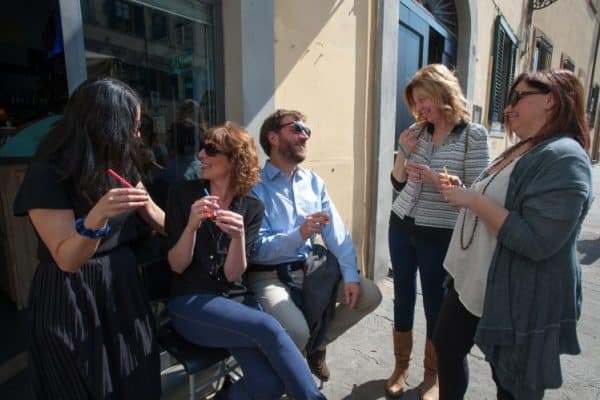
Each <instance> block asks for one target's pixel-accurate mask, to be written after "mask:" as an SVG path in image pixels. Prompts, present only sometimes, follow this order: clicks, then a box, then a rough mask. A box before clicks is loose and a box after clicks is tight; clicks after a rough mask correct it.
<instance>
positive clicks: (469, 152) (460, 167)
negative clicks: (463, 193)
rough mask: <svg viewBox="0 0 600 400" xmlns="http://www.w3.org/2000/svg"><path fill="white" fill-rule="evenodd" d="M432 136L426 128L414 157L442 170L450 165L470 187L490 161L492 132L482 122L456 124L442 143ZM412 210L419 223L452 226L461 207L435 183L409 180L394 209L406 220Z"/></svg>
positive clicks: (449, 171) (451, 171)
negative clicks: (453, 202) (441, 191)
mask: <svg viewBox="0 0 600 400" xmlns="http://www.w3.org/2000/svg"><path fill="white" fill-rule="evenodd" d="M431 139H432V134H431V132H429V131H428V130H427V129H426V128H423V129H422V130H421V133H420V134H419V139H418V141H417V144H416V145H415V148H414V150H413V152H412V154H411V155H410V159H411V160H412V161H415V162H417V163H420V164H426V165H429V167H430V168H431V169H432V170H434V171H437V172H440V173H443V172H444V167H447V169H448V173H449V174H451V175H456V176H458V177H459V178H460V179H461V180H462V181H463V183H464V184H465V185H467V186H471V184H472V183H473V181H475V178H477V177H478V176H479V174H480V173H481V171H483V170H484V169H485V167H487V166H488V164H489V163H490V146H489V141H488V134H487V131H486V129H485V128H484V127H483V126H481V125H479V124H474V123H468V124H466V125H463V126H462V127H461V126H457V127H455V129H454V130H453V131H452V133H450V135H448V136H447V137H446V138H445V139H444V143H443V144H442V145H441V146H434V145H433V143H432V142H431ZM413 208H414V209H413ZM411 210H413V212H414V216H415V224H416V225H419V226H427V227H433V228H445V229H452V228H454V224H455V223H456V218H457V217H458V209H457V208H456V207H454V206H452V205H450V204H448V202H447V201H446V200H444V198H443V197H442V195H441V194H440V192H439V191H438V190H437V189H436V188H435V186H433V185H427V184H422V183H416V182H413V181H411V180H407V181H406V185H404V187H403V188H402V190H401V191H400V192H399V194H398V197H396V199H395V200H394V203H393V204H392V211H393V212H394V213H395V214H396V215H397V216H398V217H400V218H401V219H404V217H406V216H407V215H409V213H410V212H411Z"/></svg>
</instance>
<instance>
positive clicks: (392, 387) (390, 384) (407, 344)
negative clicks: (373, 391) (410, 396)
mask: <svg viewBox="0 0 600 400" xmlns="http://www.w3.org/2000/svg"><path fill="white" fill-rule="evenodd" d="M393 333H394V356H395V357H396V366H395V367H394V372H392V375H391V376H390V377H389V378H388V380H387V383H386V385H385V391H386V393H387V395H388V396H390V397H397V396H400V395H401V394H402V393H404V390H405V389H406V378H408V364H409V362H410V353H411V352H412V345H413V336H412V331H408V332H400V331H396V330H394V332H393Z"/></svg>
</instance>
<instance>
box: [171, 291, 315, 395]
mask: <svg viewBox="0 0 600 400" xmlns="http://www.w3.org/2000/svg"><path fill="white" fill-rule="evenodd" d="M169 312H170V314H171V319H172V322H173V327H174V328H175V330H176V331H177V332H178V333H179V334H180V335H181V336H183V337H184V338H186V339H187V340H188V341H190V342H192V343H196V344H198V345H200V346H207V347H219V348H225V349H227V350H229V352H230V353H231V355H232V356H233V357H234V358H235V359H236V360H237V362H238V363H239V364H240V367H241V368H242V371H243V372H244V377H243V378H242V379H240V380H239V381H237V382H236V383H234V384H233V385H232V386H231V388H230V390H229V392H228V396H229V398H230V399H236V400H238V399H269V400H271V399H278V398H280V397H281V395H282V394H283V393H284V392H285V391H287V392H288V393H290V394H291V395H292V396H293V397H294V399H298V400H300V399H325V397H324V396H323V395H322V394H321V393H320V392H319V390H318V389H317V386H316V384H315V381H314V380H313V377H312V375H311V373H310V371H309V369H308V366H307V365H306V362H305V361H304V358H303V357H302V354H300V352H299V351H298V349H297V348H296V345H295V344H294V342H292V339H290V337H289V335H288V334H287V332H286V331H285V330H284V329H283V328H282V327H281V325H280V324H279V322H277V320H276V319H275V318H273V317H272V316H270V315H269V314H267V313H265V312H263V311H260V309H258V303H256V306H255V308H253V307H249V306H247V305H245V304H242V303H238V302H237V301H235V300H231V299H228V298H225V297H223V296H219V295H215V294H206V293H205V294H194V295H186V296H180V297H177V298H175V299H173V300H171V301H170V302H169Z"/></svg>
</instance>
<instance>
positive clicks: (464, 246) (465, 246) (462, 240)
mask: <svg viewBox="0 0 600 400" xmlns="http://www.w3.org/2000/svg"><path fill="white" fill-rule="evenodd" d="M528 141H529V139H525V140H523V141H521V142H519V144H518V145H516V146H515V147H513V148H512V149H511V150H510V151H509V152H508V153H507V154H505V155H504V156H503V157H502V158H501V159H499V160H498V162H496V163H495V164H493V165H498V164H499V163H501V162H502V161H503V160H506V159H507V158H508V157H510V156H511V155H513V154H514V153H515V152H516V151H517V149H520V148H521V147H523V145H525V143H527V142H528ZM528 150H529V149H526V150H525V151H524V152H523V153H521V154H519V155H517V156H515V157H513V159H512V160H510V161H509V162H508V163H506V165H504V166H503V167H502V168H499V169H498V170H497V171H496V172H494V173H493V174H492V176H491V177H490V180H489V181H487V182H486V184H485V186H484V187H483V190H482V191H481V194H482V195H485V192H486V190H487V189H488V187H489V186H490V185H491V184H492V182H494V180H495V179H496V177H497V176H498V174H500V172H502V171H503V170H504V169H505V168H506V167H508V166H509V165H511V164H512V163H513V162H514V161H515V160H516V159H517V158H518V157H520V156H522V155H523V154H525V153H526V152H527V151H528ZM492 167H493V166H492ZM483 175H487V174H482V176H483ZM467 211H468V208H466V209H465V212H464V213H463V218H462V223H461V225H460V248H461V249H463V250H467V249H468V248H469V247H470V246H471V245H472V244H473V240H474V239H475V232H476V231H477V225H478V223H479V216H478V215H477V214H475V221H474V222H473V230H472V231H471V237H469V241H468V242H467V244H465V221H466V219H467Z"/></svg>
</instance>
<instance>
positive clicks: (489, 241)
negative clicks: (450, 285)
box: [444, 157, 521, 317]
mask: <svg viewBox="0 0 600 400" xmlns="http://www.w3.org/2000/svg"><path fill="white" fill-rule="evenodd" d="M519 158H521V157H517V158H515V159H514V160H513V161H512V162H511V163H510V164H508V165H507V166H506V167H504V169H502V170H501V171H500V172H498V174H497V176H496V177H495V178H494V174H492V175H489V176H487V177H485V178H483V179H481V178H478V179H477V180H475V182H474V183H473V185H472V186H471V189H474V190H476V191H478V192H479V193H482V192H483V189H484V187H485V186H486V185H487V184H488V183H489V181H490V180H491V179H493V182H491V183H490V184H489V186H488V187H487V189H486V190H485V193H484V196H485V197H487V198H488V199H489V200H491V201H493V202H494V203H496V204H498V205H501V206H504V202H505V200H506V191H507V189H508V182H509V179H510V174H511V173H512V170H513V168H514V167H515V164H516V161H517V160H518V159H519ZM482 176H483V173H482ZM465 216H466V219H465ZM463 220H464V228H462V227H463ZM474 227H475V214H473V213H472V212H471V211H470V210H469V209H467V208H461V210H460V213H459V214H458V219H457V220H456V225H455V227H454V231H453V232H452V239H451V240H450V245H449V247H448V252H447V253H446V259H445V260H444V268H446V271H448V273H449V274H450V275H451V276H452V278H454V289H455V290H456V292H457V293H458V298H459V299H460V302H461V303H462V304H463V305H464V306H465V308H466V309H467V310H468V311H469V312H470V313H471V314H473V315H475V316H477V317H481V314H482V313H483V302H484V300H485V290H486V286H487V276H488V271H489V269H490V263H491V261H492V257H493V255H494V251H495V250H496V237H495V236H493V235H492V234H491V233H490V231H489V230H488V229H487V227H486V226H485V224H484V223H483V222H482V221H481V219H479V221H478V222H477V228H476V229H475V234H474V235H473V242H472V243H471V245H470V246H469V247H468V248H467V249H465V250H463V249H462V248H461V231H462V237H463V239H462V243H463V244H464V245H466V244H467V243H469V240H470V239H471V235H472V234H473V229H474Z"/></svg>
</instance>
